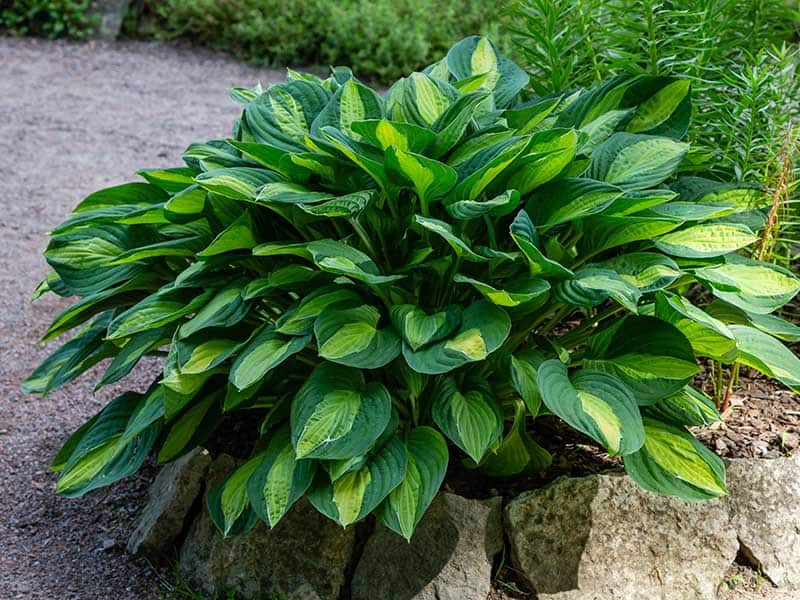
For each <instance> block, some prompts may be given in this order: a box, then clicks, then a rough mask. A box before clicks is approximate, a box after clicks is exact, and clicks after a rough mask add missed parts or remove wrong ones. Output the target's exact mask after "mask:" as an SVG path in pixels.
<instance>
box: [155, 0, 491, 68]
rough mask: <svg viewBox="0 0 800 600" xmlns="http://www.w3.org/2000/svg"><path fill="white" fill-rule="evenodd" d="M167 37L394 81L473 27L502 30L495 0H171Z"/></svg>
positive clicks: (269, 60) (165, 13)
mask: <svg viewBox="0 0 800 600" xmlns="http://www.w3.org/2000/svg"><path fill="white" fill-rule="evenodd" d="M155 8H156V11H157V12H158V14H159V15H160V23H161V27H162V28H163V35H165V36H166V37H186V38H188V39H191V40H192V41H193V42H199V43H202V44H204V45H207V46H209V47H211V48H215V49H218V50H224V51H227V52H231V53H233V54H235V55H236V56H238V57H240V58H243V59H245V60H249V61H253V62H256V63H261V64H266V65H278V66H286V65H311V64H323V65H329V64H347V65H350V67H351V68H352V69H353V70H354V71H355V72H356V73H357V74H358V75H359V76H361V77H365V78H368V79H371V80H374V81H380V82H389V81H392V80H394V79H396V78H397V77H399V76H400V75H402V74H404V73H408V72H410V71H413V70H415V69H418V68H420V67H422V66H424V65H425V64H427V63H429V62H431V61H432V60H434V58H435V57H439V56H441V55H442V54H444V53H445V52H446V51H447V49H448V48H449V47H450V46H451V45H452V44H453V42H455V41H456V40H458V39H460V38H462V37H464V36H465V35H468V34H473V33H492V34H494V33H496V31H495V29H494V26H493V21H494V17H495V12H496V11H497V10H498V9H497V5H496V3H495V2H494V1H490V2H438V1H436V0H344V1H341V2H329V1H325V0H302V1H300V2H282V1H278V0H229V1H227V2H217V1H216V0H165V1H164V2H160V3H159V4H158V5H156V7H155Z"/></svg>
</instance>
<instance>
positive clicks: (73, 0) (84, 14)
mask: <svg viewBox="0 0 800 600" xmlns="http://www.w3.org/2000/svg"><path fill="white" fill-rule="evenodd" d="M89 5H90V0H9V1H7V2H3V3H2V4H0V30H7V31H11V32H12V33H16V34H19V35H38V36H42V37H47V38H51V39H54V38H60V37H68V38H83V37H86V36H87V35H90V34H91V33H92V19H91V18H90V17H89V15H88V11H89Z"/></svg>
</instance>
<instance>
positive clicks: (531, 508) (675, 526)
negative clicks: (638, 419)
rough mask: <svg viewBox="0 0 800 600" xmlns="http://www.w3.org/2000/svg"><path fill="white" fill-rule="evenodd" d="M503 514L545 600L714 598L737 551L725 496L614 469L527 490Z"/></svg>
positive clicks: (515, 553)
mask: <svg viewBox="0 0 800 600" xmlns="http://www.w3.org/2000/svg"><path fill="white" fill-rule="evenodd" d="M505 519H506V531H507V534H508V537H509V541H510V544H511V555H512V561H513V562H514V564H515V565H516V567H517V568H518V569H519V570H520V572H521V573H522V574H523V575H524V577H525V578H526V579H527V580H528V582H529V583H530V585H531V586H532V587H533V588H534V589H535V590H536V591H537V592H538V593H539V598H540V600H594V599H595V598H596V599H598V600H599V599H601V598H602V600H652V599H654V598H657V599H659V600H706V599H708V600H712V599H713V598H714V597H715V594H716V589H717V587H718V586H719V584H720V583H721V581H722V579H723V577H724V575H725V572H726V570H727V568H728V567H729V566H730V564H731V563H732V562H733V560H734V559H735V557H736V553H737V550H738V548H739V544H738V542H737V539H736V533H735V532H734V530H733V528H732V527H731V525H730V522H729V520H730V515H729V512H728V509H727V503H726V502H725V501H721V500H714V501H709V502H702V503H691V502H685V501H682V500H679V499H676V498H671V497H667V496H659V495H656V494H651V493H649V492H646V491H644V490H642V489H641V488H639V487H638V486H637V485H636V484H635V483H633V481H631V480H630V479H629V478H627V477H625V476H622V475H615V474H605V475H591V476H588V477H581V478H561V479H558V480H556V481H555V482H553V483H552V484H551V485H550V486H548V487H546V488H543V489H540V490H534V491H531V492H526V493H524V494H522V495H521V496H519V497H518V498H516V499H515V500H513V501H512V502H511V503H509V505H508V506H507V508H506V511H505Z"/></svg>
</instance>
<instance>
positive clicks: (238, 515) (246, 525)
mask: <svg viewBox="0 0 800 600" xmlns="http://www.w3.org/2000/svg"><path fill="white" fill-rule="evenodd" d="M261 460H262V456H261V455H258V456H255V457H254V458H251V459H250V460H248V461H247V462H246V463H244V464H243V465H241V466H240V467H238V468H236V470H234V471H233V473H231V474H230V475H228V477H227V478H226V479H225V480H224V481H223V482H221V483H219V484H217V485H216V486H214V487H213V488H211V491H209V492H208V496H207V497H206V504H207V506H208V512H209V514H210V515H211V520H212V521H213V522H214V525H216V526H217V529H219V531H220V532H221V533H222V535H223V537H226V538H227V537H232V536H234V535H238V534H240V533H245V532H246V531H249V530H250V529H251V528H252V527H253V525H255V521H256V514H255V512H253V509H252V508H251V507H250V500H249V498H248V497H247V487H248V486H247V483H248V481H249V480H250V478H251V477H252V476H253V473H254V472H255V470H256V468H257V467H258V465H259V464H260V463H261Z"/></svg>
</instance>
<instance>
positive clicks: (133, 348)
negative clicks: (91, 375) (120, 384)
mask: <svg viewBox="0 0 800 600" xmlns="http://www.w3.org/2000/svg"><path fill="white" fill-rule="evenodd" d="M168 340H169V336H168V335H166V332H165V331H164V330H163V329H150V330H148V331H143V332H141V333H137V334H134V335H132V336H131V337H130V338H129V339H128V340H126V341H125V345H124V346H123V347H122V348H121V349H120V351H119V352H118V353H117V355H116V356H115V357H114V360H112V361H111V364H110V365H108V368H107V369H106V372H105V373H104V374H103V378H102V379H101V380H100V381H99V382H98V384H97V385H96V386H95V388H94V389H95V391H97V390H98V389H100V388H101V387H103V386H105V385H109V384H111V383H115V382H117V381H119V380H120V379H122V378H123V377H125V376H126V375H127V374H128V373H130V372H131V370H132V369H133V367H135V366H136V364H137V363H138V362H139V360H140V359H141V358H142V357H143V356H144V355H145V354H147V353H148V352H151V351H153V350H155V349H157V348H158V347H159V346H162V345H163V344H164V343H165V342H167V341H168Z"/></svg>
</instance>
